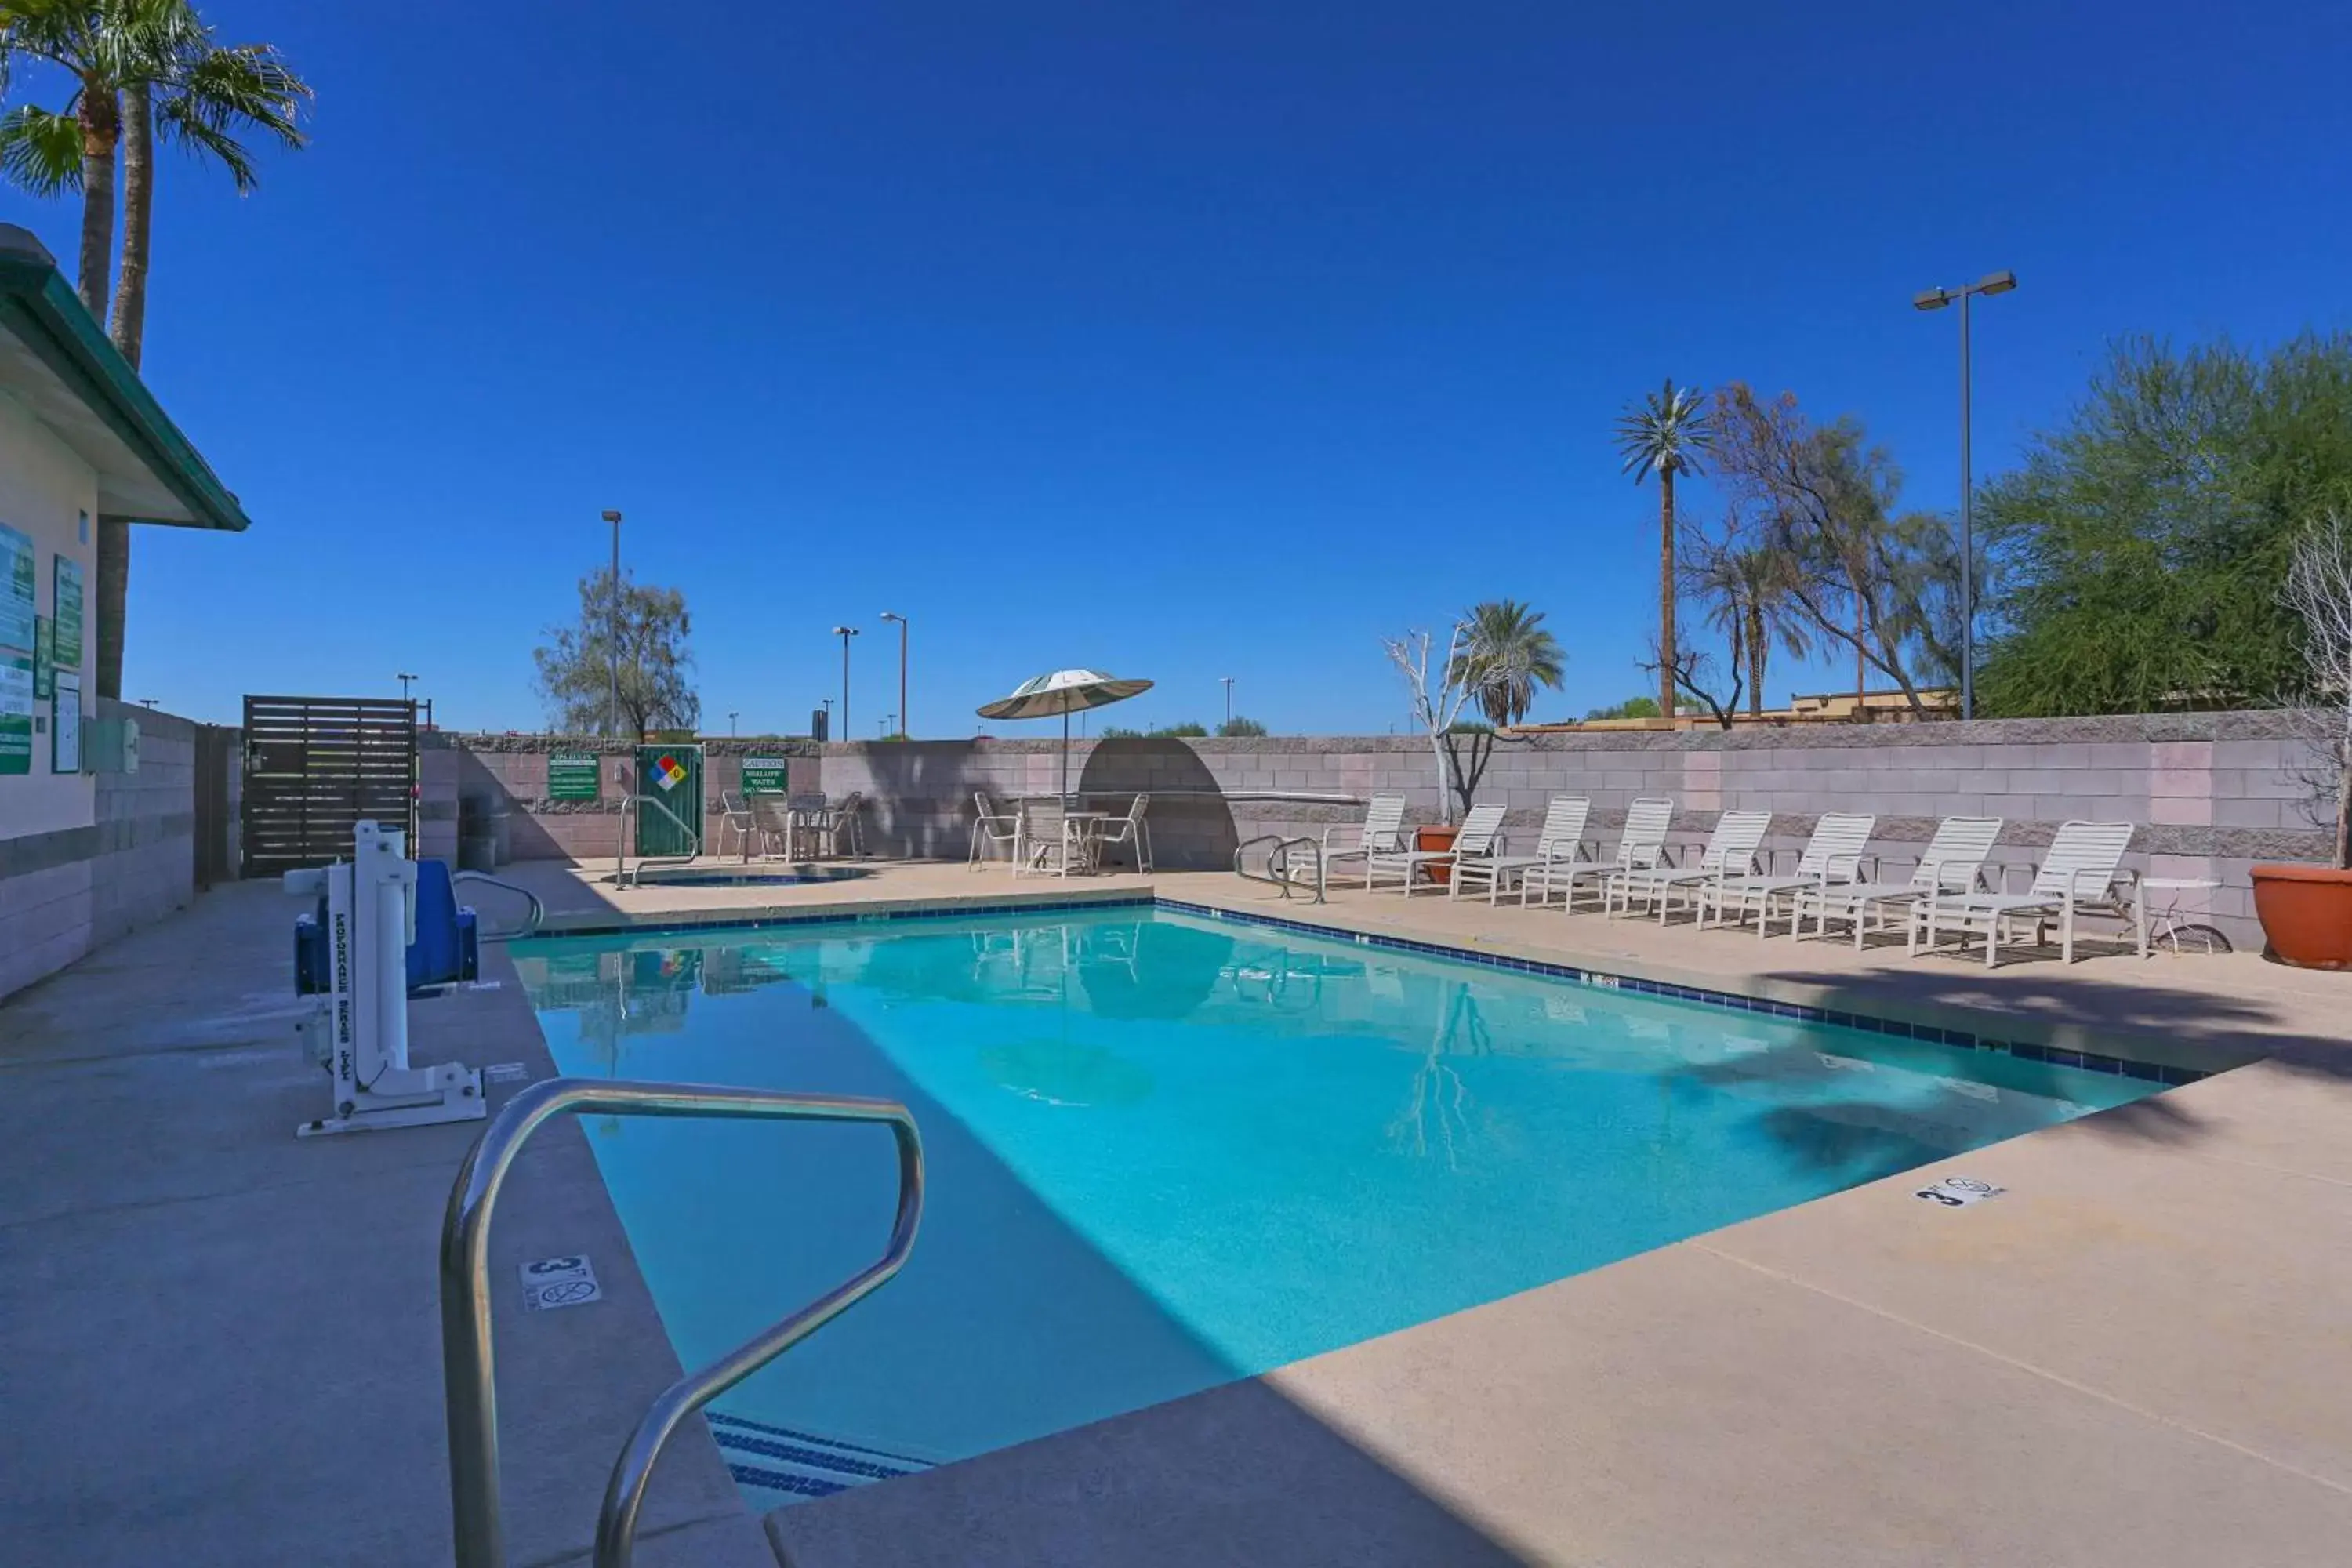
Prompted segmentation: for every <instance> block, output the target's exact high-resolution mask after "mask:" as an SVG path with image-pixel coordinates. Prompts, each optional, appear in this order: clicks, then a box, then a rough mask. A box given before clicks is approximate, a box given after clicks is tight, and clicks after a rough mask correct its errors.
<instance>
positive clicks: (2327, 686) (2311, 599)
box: [2252, 512, 2352, 969]
mask: <svg viewBox="0 0 2352 1568" xmlns="http://www.w3.org/2000/svg"><path fill="white" fill-rule="evenodd" d="M2283 596H2284V599H2285V601H2286V605H2287V607H2288V608H2289V609H2290V610H2292V611H2293V612H2294V616H2295V618H2296V619H2298V620H2300V621H2301V622H2302V623H2303V647H2304V657H2305V659H2306V660H2307V661H2308V662H2309V666H2310V674H2311V689H2312V691H2313V693H2314V694H2315V696H2317V697H2318V698H2319V699H2320V700H2321V703H2322V704H2323V706H2321V707H2320V708H2319V709H2318V710H2317V711H2316V712H2315V714H2314V715H2313V721H2314V722H2313V727H2312V731H2311V736H2310V738H2311V742H2312V750H2313V753H2314V758H2315V762H2316V763H2318V767H2317V768H2316V770H2315V773H2314V774H2313V775H2312V783H2313V785H2314V789H2313V792H2312V793H2313V797H2314V804H2315V807H2316V808H2317V809H2316V811H2315V815H2326V813H2327V810H2328V808H2329V807H2330V806H2332V807H2333V816H2334V817H2335V829H2336V831H2335V852H2334V854H2333V855H2331V856H2330V857H2329V858H2328V863H2327V864H2326V865H2325V866H2304V865H2275V866H2256V867H2255V868H2253V872H2252V875H2253V882H2254V913H2255V914H2256V915H2257V916H2258V917H2260V919H2261V920H2262V922H2263V937H2264V938H2265V939H2266V940H2267V941H2268V942H2269V944H2270V945H2269V955H2270V956H2271V957H2273V958H2275V959H2277V960H2278V961H2279V962H2280V963H2292V964H2294V965H2296V966H2297V967H2299V968H2304V969H2352V518H2347V517H2346V516H2345V515H2344V514H2343V513H2341V512H2331V513H2330V514H2328V515H2327V516H2326V517H2325V518H2323V519H2321V520H2320V521H2318V522H2316V523H2314V524H2313V525H2312V526H2311V527H2310V529H2308V530H2307V531H2305V533H2304V535H2303V537H2302V538H2301V539H2298V540H2297V541H2296V542H2295V546H2294V561H2293V563H2291V564H2290V565H2289V566H2288V568H2287V574H2286V586H2285V588H2284V590H2283ZM2323 803H2324V804H2323Z"/></svg>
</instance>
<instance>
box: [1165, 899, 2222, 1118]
mask: <svg viewBox="0 0 2352 1568" xmlns="http://www.w3.org/2000/svg"><path fill="white" fill-rule="evenodd" d="M1152 901H1153V902H1154V903H1155V904H1156V905H1157V907H1159V908H1160V909H1164V910H1171V911H1173V912H1175V913H1177V914H1185V915H1193V916H1196V917H1199V918H1201V919H1203V920H1213V921H1224V922H1226V923H1229V924H1233V925H1249V926H1266V927H1271V928H1273V929H1275V930H1277V931H1297V932H1299V933H1300V934H1301V935H1305V936H1314V937H1320V938H1322V939H1323V940H1325V941H1327V942H1353V943H1355V944H1356V945H1357V946H1359V947H1375V948H1381V949H1384V950H1387V951H1390V952H1412V953H1420V954H1422V955H1423V956H1426V957H1432V958H1444V959H1448V960H1451V961H1453V962H1454V963H1475V964H1478V965H1481V966H1482V967H1485V968H1487V969H1504V970H1509V971H1512V972H1514V973H1521V974H1540V975H1544V976H1546V977H1548V978H1549V979H1553V980H1565V981H1570V982H1571V983H1573V984H1580V985H1591V986H1593V987H1595V988H1597V989H1600V990H1604V991H1630V992H1632V993H1633V994H1635V995H1639V996H1661V997H1664V998H1666V999H1667V1000H1669V1001H1675V1002H1695V1003H1697V1004H1698V1005H1701V1006H1705V1007H1720V1008H1723V1009H1724V1010H1726V1011H1727V1012H1733V1013H1754V1014H1759V1015H1762V1016H1767V1017H1774V1018H1787V1019H1790V1020H1792V1021H1794V1022H1797V1023H1804V1024H1827V1025H1831V1026H1834V1027H1837V1028H1843V1029H1860V1030H1862V1031H1864V1033H1867V1034H1874V1035H1885V1036H1887V1037H1891V1038H1894V1039H1903V1040H1918V1041H1920V1042H1922V1043H1924V1044H1927V1045H1941V1046H1957V1047H1960V1048H1961V1049H1964V1050H1971V1051H1987V1052H1990V1053H1992V1054H1994V1055H1997V1056H2010V1057H2015V1058H2018V1059H2019V1060H2020V1061H2029V1062H2044V1063H2047V1064H2048V1065H2050V1066H2052V1067H2065V1068H2080V1069H2081V1070H2083V1071H2085V1072H2096V1073H2105V1074H2107V1075H2109V1076H2111V1077H2116V1078H2130V1079H2139V1080H2141V1081H2142V1082H2146V1083H2160V1084H2167V1085H2174V1084H2184V1083H2195V1082H2196V1081H2197V1080H2198V1079H2201V1078H2204V1077H2207V1076H2208V1075H2207V1074H2205V1073H2202V1072H2199V1071H2197V1070H2196V1069H2195V1068H2177V1067H2167V1066H2164V1065H2162V1064H2160V1063H2157V1062H2143V1061H2134V1060H2132V1059H2130V1058H2126V1057H2110V1056H2103V1055H2101V1054H2099V1053H2098V1052H2096V1051H2074V1050H2064V1049H2061V1048H2060V1047H2055V1046H2042V1045H2036V1044H2034V1043H2033V1042H2032V1041H2030V1040H2001V1039H1995V1038H1992V1037H1989V1036H1985V1035H1979V1034H1975V1033H1973V1032H1971V1031H1969V1030H1967V1029H1948V1028H1941V1027H1938V1026H1935V1025H1932V1024H1913V1023H1907V1022H1906V1021H1905V1020H1903V1019H1900V1018H1879V1017H1874V1016H1871V1015H1870V1014H1867V1013H1853V1012H1848V1011H1847V1010H1845V1009H1844V1008H1842V1007H1814V1006H1811V1005H1806V1004H1804V1003H1801V1002H1776V1001H1772V1000H1770V999H1769V998H1766V997H1761V996H1743V995H1741V994H1738V993H1737V992H1733V991H1714V990H1709V989H1708V988H1706V987H1705V986H1700V985H1678V984H1675V983H1673V982H1671V981H1664V980H1644V979H1642V978H1640V977H1639V976H1637V975H1631V974H1612V973H1606V972H1604V971H1601V970H1594V969H1583V968H1580V967H1579V966H1577V965H1575V964H1571V963H1547V962H1545V961H1544V960H1542V959H1533V958H1513V957H1509V956H1507V955H1506V954H1503V953H1496V952H1479V951H1477V950H1476V949H1475V948H1465V947H1452V946H1448V945H1446V944H1445V943H1443V942H1418V941H1415V940H1414V939H1412V938H1411V937H1402V936H1383V935H1381V934H1380V933H1378V932H1375V931H1347V930H1344V929H1342V928H1340V927H1338V926H1324V925H1315V924H1313V923H1311V922H1309V921H1295V920H1286V919H1285V918H1284V917H1282V916H1280V915H1265V914H1255V913H1251V912H1249V911H1246V910H1223V909H1219V908H1217V907H1216V906H1214V905H1213V904H1195V903H1192V902H1189V901H1187V900H1182V899H1171V898H1166V897H1161V898H1159V899H1156V900H1152Z"/></svg>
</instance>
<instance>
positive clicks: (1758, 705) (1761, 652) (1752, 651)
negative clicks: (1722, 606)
mask: <svg viewBox="0 0 2352 1568" xmlns="http://www.w3.org/2000/svg"><path fill="white" fill-rule="evenodd" d="M1765 651H1766V650H1765V647H1764V606H1763V605H1762V604H1761V603H1760V602H1759V601H1757V600H1752V599H1751V600H1749V601H1748V717H1749V718H1751V719H1761V718H1762V717H1763V716H1764V657H1765Z"/></svg>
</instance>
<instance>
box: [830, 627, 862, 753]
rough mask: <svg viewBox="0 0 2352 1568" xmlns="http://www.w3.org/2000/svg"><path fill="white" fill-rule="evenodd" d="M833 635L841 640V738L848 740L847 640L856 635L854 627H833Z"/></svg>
mask: <svg viewBox="0 0 2352 1568" xmlns="http://www.w3.org/2000/svg"><path fill="white" fill-rule="evenodd" d="M833 635H834V636H835V637H839V638H840V639H841V738H842V739H843V740H845V741H846V740H847V739H849V639H850V638H852V637H856V635H857V628H856V626H835V627H834V628H833Z"/></svg>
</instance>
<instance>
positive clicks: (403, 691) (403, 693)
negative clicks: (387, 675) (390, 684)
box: [393, 670, 423, 702]
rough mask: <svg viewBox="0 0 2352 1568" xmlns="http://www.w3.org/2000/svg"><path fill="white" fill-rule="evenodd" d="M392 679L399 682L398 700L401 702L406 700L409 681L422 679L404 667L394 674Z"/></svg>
mask: <svg viewBox="0 0 2352 1568" xmlns="http://www.w3.org/2000/svg"><path fill="white" fill-rule="evenodd" d="M393 679H394V680H397V681H399V682H400V700H402V701H403V702H405V701H407V700H408V688H409V685H410V683H411V682H413V681H415V680H419V679H423V677H421V676H415V675H411V674H409V673H408V671H406V670H402V671H401V672H400V673H399V674H398V675H395V676H394V677H393Z"/></svg>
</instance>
